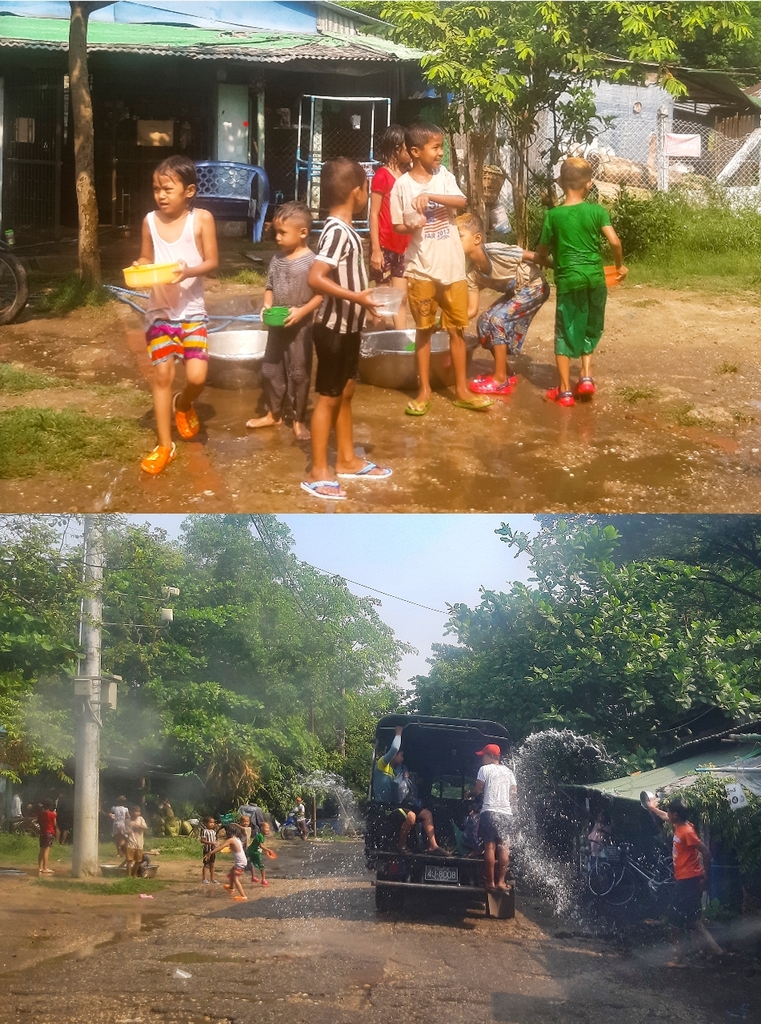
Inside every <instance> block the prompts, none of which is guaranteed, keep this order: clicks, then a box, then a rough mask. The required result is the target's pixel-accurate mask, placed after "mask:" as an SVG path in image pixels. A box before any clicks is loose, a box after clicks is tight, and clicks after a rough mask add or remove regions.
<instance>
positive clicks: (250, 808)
mask: <svg viewBox="0 0 761 1024" xmlns="http://www.w3.org/2000/svg"><path fill="white" fill-rule="evenodd" d="M244 814H245V815H246V817H247V818H248V820H249V821H250V822H251V827H252V829H254V828H255V829H256V830H257V831H261V827H262V822H263V821H264V811H263V810H262V809H261V807H259V805H258V804H255V803H254V798H253V797H251V798H250V799H249V801H248V803H247V804H242V805H241V806H240V807H239V808H238V815H239V817H243V815H244Z"/></svg>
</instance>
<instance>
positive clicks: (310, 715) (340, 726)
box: [0, 516, 408, 810]
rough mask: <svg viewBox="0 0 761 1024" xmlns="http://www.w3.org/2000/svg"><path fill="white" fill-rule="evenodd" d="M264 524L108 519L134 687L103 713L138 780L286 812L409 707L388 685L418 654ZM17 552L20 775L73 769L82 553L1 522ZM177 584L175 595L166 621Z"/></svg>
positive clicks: (49, 527)
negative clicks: (323, 773)
mask: <svg viewBox="0 0 761 1024" xmlns="http://www.w3.org/2000/svg"><path fill="white" fill-rule="evenodd" d="M258 518H261V522H260V523H259V526H260V528H261V530H262V536H261V537H257V536H256V534H255V533H254V531H253V529H252V524H251V518H250V517H248V516H197V517H190V518H189V519H188V520H186V522H185V523H184V525H183V529H182V536H181V538H180V540H179V541H171V540H170V539H169V538H168V537H167V536H166V534H165V533H163V531H161V530H154V529H151V528H150V527H148V526H140V527H136V526H134V525H130V524H127V523H125V522H119V521H118V520H117V521H116V522H113V523H112V524H111V527H110V529H109V531H108V535H107V551H106V571H105V584H104V636H103V669H104V671H105V672H111V673H115V674H117V675H120V676H122V677H123V679H124V685H123V686H120V694H119V702H118V708H117V710H116V712H114V713H109V714H107V715H106V716H105V719H104V730H103V737H102V756H103V758H104V760H105V761H106V762H108V761H109V760H110V759H113V758H119V759H121V761H122V762H123V763H125V762H126V763H128V764H134V765H135V766H136V769H135V770H136V772H137V766H139V765H148V766H150V765H161V766H162V767H164V768H165V769H167V768H168V769H169V770H171V771H175V772H189V771H195V772H196V773H197V774H198V775H199V776H200V777H201V778H202V780H203V781H204V782H205V784H206V786H207V792H208V793H209V795H210V798H214V799H215V800H220V801H228V800H235V799H238V798H241V797H248V796H250V795H251V793H252V792H253V791H254V790H256V791H257V792H258V794H259V797H260V799H262V801H263V802H264V803H265V804H269V805H270V806H273V807H277V809H278V810H280V809H281V807H280V801H281V800H282V801H284V800H287V799H288V796H289V794H288V789H289V787H290V788H293V786H295V785H296V783H295V779H296V778H297V777H298V775H299V774H301V773H305V772H309V771H311V770H313V769H315V768H324V769H330V770H333V771H338V772H341V771H342V770H344V768H345V766H346V765H347V764H348V763H349V761H350V762H351V764H354V763H355V762H356V760H357V759H358V757H359V752H358V751H359V748H361V747H362V744H363V742H364V744H365V751H369V741H370V738H371V736H372V728H371V727H370V726H369V724H368V715H369V714H370V713H371V712H372V711H373V709H375V708H376V707H377V706H380V707H382V708H383V709H386V707H387V706H394V704H395V703H396V702H398V699H399V696H398V694H397V691H396V690H395V689H394V687H393V686H392V685H391V681H392V680H393V679H394V677H395V675H396V670H397V667H398V664H399V660H400V658H401V657H402V655H403V654H404V653H405V651H406V650H407V649H408V648H406V646H405V645H403V644H400V643H398V642H397V641H396V639H395V637H394V635H393V632H392V631H391V630H390V629H389V627H388V626H386V625H385V623H383V621H382V620H381V619H380V618H379V616H378V613H377V610H376V604H377V602H376V601H375V600H374V599H372V598H359V597H356V596H355V595H354V594H352V593H351V591H349V589H348V587H347V585H346V583H345V581H343V580H342V579H341V578H340V577H325V576H324V575H322V574H320V573H318V572H317V571H316V570H314V569H312V567H311V566H308V565H306V564H304V563H301V562H299V561H298V560H297V559H296V558H295V556H294V554H293V552H292V546H293V542H292V539H291V536H290V534H289V532H288V530H287V529H286V528H285V527H284V526H283V525H282V524H281V523H279V522H277V521H276V520H274V519H272V518H271V517H263V518H262V517H258ZM4 544H5V547H4V549H3V551H4V552H5V553H6V556H7V560H3V561H2V562H0V586H2V588H3V589H2V594H1V595H0V631H2V630H3V626H4V625H5V626H7V628H6V629H5V630H4V633H5V637H6V639H5V645H4V648H5V649H3V643H2V636H0V701H2V714H3V716H4V719H7V720H8V721H9V722H10V723H11V727H12V729H11V730H9V731H12V732H13V743H14V744H18V750H19V754H18V756H17V757H16V761H15V768H14V772H15V773H16V774H18V773H20V772H27V773H28V772H33V771H35V770H38V769H39V768H40V767H47V768H54V769H57V770H64V767H65V766H66V765H67V764H68V759H69V758H70V756H71V748H72V739H71V735H72V732H71V727H72V720H71V710H70V709H71V676H72V674H73V673H74V670H75V664H76V661H75V656H76V653H77V643H76V637H77V620H78V613H79V599H80V597H81V584H80V583H79V573H80V572H81V553H80V552H79V550H78V549H76V548H74V549H66V550H64V549H63V548H62V546H61V531H60V529H56V527H55V524H51V523H45V522H44V521H41V520H39V519H38V518H37V517H30V518H29V520H28V521H27V523H26V524H25V526H24V528H22V529H20V532H17V535H15V536H11V535H9V534H8V533H7V531H6V535H5V537H4ZM21 564H23V566H24V571H23V574H21V573H20V572H19V570H18V568H17V567H18V566H19V565H21ZM62 574H63V575H64V576H65V577H66V586H64V587H63V588H62V587H61V576H62ZM167 587H176V588H179V591H180V595H179V597H173V598H171V603H172V605H173V611H174V621H173V622H172V624H171V626H169V627H162V626H161V625H160V619H159V608H160V606H161V605H162V604H165V603H166V602H167V600H169V599H168V598H167V596H166V590H165V589H164V588H167ZM29 607H31V608H32V610H31V611H29V610H27V609H28V608H29ZM22 627H23V629H22ZM43 692H44V694H45V699H44V701H43V700H41V694H42V693H43ZM6 728H9V726H8V725H7V724H6ZM51 738H52V739H55V741H56V742H55V744H54V743H52V742H51ZM347 752H350V757H349V756H347ZM367 757H369V753H368V754H367ZM364 770H365V772H366V770H367V767H366V765H365V769H364Z"/></svg>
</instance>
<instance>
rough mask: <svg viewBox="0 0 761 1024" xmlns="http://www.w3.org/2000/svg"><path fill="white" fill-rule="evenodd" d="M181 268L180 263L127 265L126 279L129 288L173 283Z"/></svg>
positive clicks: (125, 269)
mask: <svg viewBox="0 0 761 1024" xmlns="http://www.w3.org/2000/svg"><path fill="white" fill-rule="evenodd" d="M179 269H180V264H179V263H142V264H141V265H140V266H138V267H125V268H124V280H125V281H126V282H127V287H128V288H152V287H153V285H155V284H171V283H172V281H173V280H174V276H175V274H176V273H177V272H178V271H179Z"/></svg>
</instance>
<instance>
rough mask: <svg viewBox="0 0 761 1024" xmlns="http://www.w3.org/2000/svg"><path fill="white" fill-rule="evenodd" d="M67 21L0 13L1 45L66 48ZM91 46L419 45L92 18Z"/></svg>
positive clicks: (179, 49)
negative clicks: (131, 22)
mask: <svg viewBox="0 0 761 1024" xmlns="http://www.w3.org/2000/svg"><path fill="white" fill-rule="evenodd" d="M68 40H69V22H68V21H65V20H64V19H61V18H20V17H14V16H13V15H0V46H13V47H22V48H31V49H55V50H58V49H66V48H67V46H68ZM87 42H88V48H89V49H90V50H93V51H95V52H97V51H99V50H105V51H112V52H118V51H121V52H127V53H154V54H156V53H158V54H164V53H167V54H178V55H186V56H190V57H195V58H204V57H207V58H208V57H228V58H230V57H232V58H237V59H244V60H245V59H248V60H268V61H277V62H283V61H287V60H298V59H307V60H342V59H345V60H384V61H387V60H419V59H420V56H421V54H420V53H419V52H418V51H417V50H412V49H410V48H409V47H406V46H402V45H401V44H400V43H394V42H392V41H391V40H389V39H382V38H381V37H379V36H371V35H345V36H344V35H327V34H299V33H278V32H264V31H247V30H241V31H239V32H238V31H236V32H232V31H214V30H212V29H202V28H186V27H184V26H178V25H127V24H121V23H114V22H99V21H93V22H91V23H90V25H89V28H88V33H87Z"/></svg>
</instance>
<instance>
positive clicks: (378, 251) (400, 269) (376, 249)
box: [370, 124, 410, 331]
mask: <svg viewBox="0 0 761 1024" xmlns="http://www.w3.org/2000/svg"><path fill="white" fill-rule="evenodd" d="M380 153H381V159H382V160H383V166H382V167H379V168H378V170H377V171H376V172H375V174H374V175H373V184H372V191H371V195H370V277H371V279H372V280H373V281H374V282H375V283H376V284H390V285H391V287H392V288H397V289H398V290H399V291H400V292H402V295H403V296H404V297H403V299H402V304H401V306H400V307H399V312H398V313H397V314H396V316H395V317H394V327H395V328H396V329H397V330H398V331H403V330H405V329H406V327H407V281H406V280H405V277H404V254H405V252H406V251H407V246H408V245H409V242H410V236H409V235H400V234H399V232H398V231H394V225H393V224H392V223H391V203H390V199H391V190H392V188H393V187H394V185H395V184H396V181H397V178H400V177H401V176H402V174H404V173H405V172H406V171H407V170H409V165H410V155H409V153H408V152H407V146H406V145H405V142H404V128H402V126H401V125H400V124H390V125H389V126H388V128H387V129H386V130H385V132H384V133H383V135H382V137H381V141H380Z"/></svg>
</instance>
